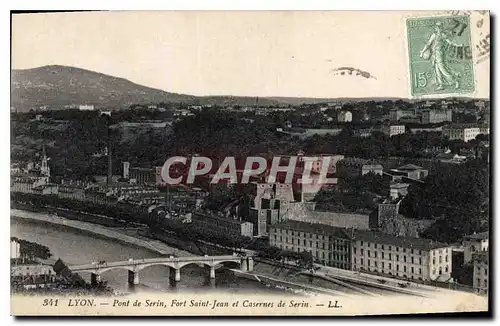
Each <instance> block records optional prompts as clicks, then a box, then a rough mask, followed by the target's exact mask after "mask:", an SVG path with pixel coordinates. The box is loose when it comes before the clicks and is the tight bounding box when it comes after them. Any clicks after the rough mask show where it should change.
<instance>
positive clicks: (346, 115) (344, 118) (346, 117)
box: [337, 111, 352, 122]
mask: <svg viewBox="0 0 500 326" xmlns="http://www.w3.org/2000/svg"><path fill="white" fill-rule="evenodd" d="M337 120H338V122H352V113H351V112H350V111H340V112H339V113H338V114H337Z"/></svg>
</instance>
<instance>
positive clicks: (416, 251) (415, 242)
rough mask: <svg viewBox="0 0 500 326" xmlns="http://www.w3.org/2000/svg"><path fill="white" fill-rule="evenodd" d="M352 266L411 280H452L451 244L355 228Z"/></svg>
mask: <svg viewBox="0 0 500 326" xmlns="http://www.w3.org/2000/svg"><path fill="white" fill-rule="evenodd" d="M351 243H352V250H351V252H352V258H351V260H352V269H353V270H355V271H360V272H371V273H377V274H381V275H386V276H390V277H391V276H396V277H399V278H403V279H409V280H422V281H441V282H448V281H450V279H451V255H452V250H451V247H450V246H448V245H446V244H440V243H436V242H432V241H431V240H427V239H420V238H413V237H397V236H392V235H389V234H385V233H382V232H376V231H364V230H355V231H354V236H353V239H352V242H351Z"/></svg>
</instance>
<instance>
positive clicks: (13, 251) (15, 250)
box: [10, 240, 21, 259]
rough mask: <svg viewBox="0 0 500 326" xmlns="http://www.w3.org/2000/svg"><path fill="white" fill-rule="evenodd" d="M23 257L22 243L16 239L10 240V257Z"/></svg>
mask: <svg viewBox="0 0 500 326" xmlns="http://www.w3.org/2000/svg"><path fill="white" fill-rule="evenodd" d="M19 257H21V245H20V244H19V242H17V241H15V240H10V258H11V259H19Z"/></svg>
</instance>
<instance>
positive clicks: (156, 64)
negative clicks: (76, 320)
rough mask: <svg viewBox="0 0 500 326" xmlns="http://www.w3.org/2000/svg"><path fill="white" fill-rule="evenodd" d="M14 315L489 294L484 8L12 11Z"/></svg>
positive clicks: (205, 312) (464, 303)
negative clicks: (470, 9)
mask: <svg viewBox="0 0 500 326" xmlns="http://www.w3.org/2000/svg"><path fill="white" fill-rule="evenodd" d="M11 28H12V39H11V41H12V43H11V47H12V49H11V50H12V58H11V63H12V67H11V110H10V119H11V120H10V122H11V157H10V159H11V161H10V175H11V184H10V187H11V188H10V189H11V194H10V196H11V197H10V203H11V207H10V225H11V229H10V254H11V257H10V272H11V274H10V283H11V314H12V315H15V316H256V315H259V316H360V315H407V314H437V313H465V314H471V315H472V314H476V315H477V314H478V313H479V314H481V313H482V314H489V311H490V309H489V305H490V300H489V298H490V291H489V288H490V286H491V280H492V276H491V274H490V269H489V263H490V261H489V260H490V250H489V246H488V242H489V238H490V214H491V212H490V209H489V208H490V200H491V199H490V192H489V189H490V187H489V183H490V174H489V173H490V164H491V162H490V116H491V115H490V112H491V107H490V79H489V78H490V77H489V76H490V13H489V12H488V11H456V10H449V11H442V12H433V11H422V12H416V11H406V12H405V11H373V12H370V11H364V12H363V11H356V12H354V11H353V12H349V11H323V12H322V11H269V12H267V11H252V12H244V11H238V12H229V11H228V12H224V11H206V12H204V11H178V12H177V11H149V12H146V11H141V12H139V11H137V12H134V11H128V12H121V11H120V12H118V11H117V12H112V11H111V12H110V11H106V12H54V13H47V12H45V13H15V14H12V27H11Z"/></svg>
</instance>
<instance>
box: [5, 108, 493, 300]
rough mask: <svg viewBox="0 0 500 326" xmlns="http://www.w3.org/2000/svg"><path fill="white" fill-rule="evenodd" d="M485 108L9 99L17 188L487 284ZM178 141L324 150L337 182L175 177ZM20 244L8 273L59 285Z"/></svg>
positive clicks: (265, 247) (335, 258)
mask: <svg viewBox="0 0 500 326" xmlns="http://www.w3.org/2000/svg"><path fill="white" fill-rule="evenodd" d="M489 119H490V102H489V101H487V100H465V99H442V100H425V101H413V102H408V101H404V100H396V101H392V100H386V101H384V100H373V101H348V100H344V101H330V102H325V103H315V104H301V105H288V106H263V105H259V103H258V99H256V101H255V104H254V105H249V106H239V105H191V104H183V103H174V104H169V103H149V104H136V105H131V106H129V107H124V108H122V109H121V110H116V109H110V108H106V107H105V106H103V107H100V106H99V105H95V104H87V103H75V104H67V105H64V106H62V107H51V106H45V105H43V106H39V107H33V108H31V109H30V110H28V111H27V112H18V110H16V108H15V107H12V108H11V124H12V131H11V139H12V153H11V202H12V206H13V208H16V209H22V210H28V211H35V212H44V213H47V214H56V215H57V216H60V217H63V218H68V219H76V220H80V221H86V222H91V223H96V224H101V225H111V224H110V223H112V222H110V221H113V223H117V225H121V226H131V225H136V226H137V225H140V226H144V227H146V228H147V229H148V231H147V232H146V231H145V232H146V233H144V234H143V235H147V236H150V237H153V236H154V238H155V239H156V240H158V239H162V238H164V236H163V235H161V234H160V233H161V232H165V234H171V233H172V232H174V233H175V234H177V236H178V237H179V238H180V239H181V240H184V241H187V240H186V239H187V238H189V236H190V235H191V236H193V235H195V236H194V237H195V240H194V241H203V242H204V243H208V244H211V245H218V246H222V247H224V248H226V249H227V250H229V251H233V250H237V251H238V250H239V252H242V251H245V250H246V251H247V252H248V251H251V252H252V254H254V255H256V257H257V258H256V259H258V258H259V257H261V258H262V259H266V260H271V261H276V262H278V261H279V262H280V263H283V264H289V265H290V266H301V267H300V268H303V269H304V270H309V269H312V271H311V273H313V274H314V272H315V270H314V268H313V267H312V266H316V267H317V269H316V270H317V271H318V273H319V272H321V271H325V270H328V271H330V273H333V274H335V271H337V270H345V271H351V272H352V273H353V274H352V275H351V277H355V275H356V274H355V273H358V274H359V273H361V274H363V275H371V276H374V277H375V278H374V279H377V278H376V277H384V278H390V279H394V280H395V282H396V283H395V284H400V285H399V287H403V286H404V287H406V286H409V285H406V284H407V283H405V282H412V283H417V284H423V285H431V286H435V287H445V288H451V289H456V290H463V291H469V292H475V293H479V294H487V293H488V289H489V284H488V271H489V267H488V266H489V264H488V257H489V255H488V239H489V235H488V230H489V214H490V213H489V185H488V180H489V164H490V148H489V146H490V121H489ZM176 154H186V155H187V154H190V155H196V154H204V155H210V156H212V157H216V158H222V157H224V156H225V155H233V156H235V157H245V156H250V155H256V154H260V155H275V156H282V157H287V156H290V155H309V156H321V157H325V156H329V157H331V158H332V162H334V163H333V164H332V165H331V167H330V170H331V172H332V173H333V174H334V175H335V177H336V178H338V184H336V185H327V186H323V187H316V188H307V189H306V188H304V187H302V188H301V187H299V186H297V185H295V184H293V185H292V184H287V183H283V182H281V181H278V182H276V183H273V184H270V183H266V182H265V180H264V178H257V179H255V180H253V182H252V183H250V184H248V185H230V184H227V185H226V184H217V185H212V184H209V183H208V182H207V181H206V180H205V179H203V178H199V179H197V181H196V183H195V184H194V185H191V186H187V185H183V186H178V187H169V186H165V184H164V180H162V177H161V168H162V164H163V162H164V161H165V159H166V158H168V157H170V156H174V155H176ZM319 164H320V162H318V163H317V164H315V165H314V167H315V171H317V170H320V169H321V166H319ZM313 172H314V171H313ZM169 232H170V233H169ZM191 240H192V239H191ZM191 240H190V241H191ZM231 241H232V242H231ZM19 243H20V242H19V239H13V240H12V243H11V258H12V261H13V262H15V264H14V263H13V264H14V265H13V267H12V278H13V279H15V280H16V282H18V283H19V282H20V284H21V287H22V286H24V288H25V289H30V288H33V287H35V288H36V287H38V286H45V285H43V284H46V285H47V284H48V285H50V284H52V283H54V280H55V279H54V277H55V276H54V275H53V273H54V271H53V270H52V269H51V268H47V267H46V265H40V262H35V260H36V259H29V260H28V262H27V263H26V262H24V263H23V262H22V260H21V259H20V258H21V254H20V253H22V252H23V249H21V250H20V249H19V246H20V244H19ZM24 245H26V244H24ZM181 247H182V245H181ZM229 248H231V250H230V249H229ZM35 256H36V255H35ZM308 257H309V258H308ZM43 266H45V267H43ZM381 280H382V279H379V281H378V282H379V283H382V281H381ZM383 282H386V281H383ZM16 284H17V283H16Z"/></svg>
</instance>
